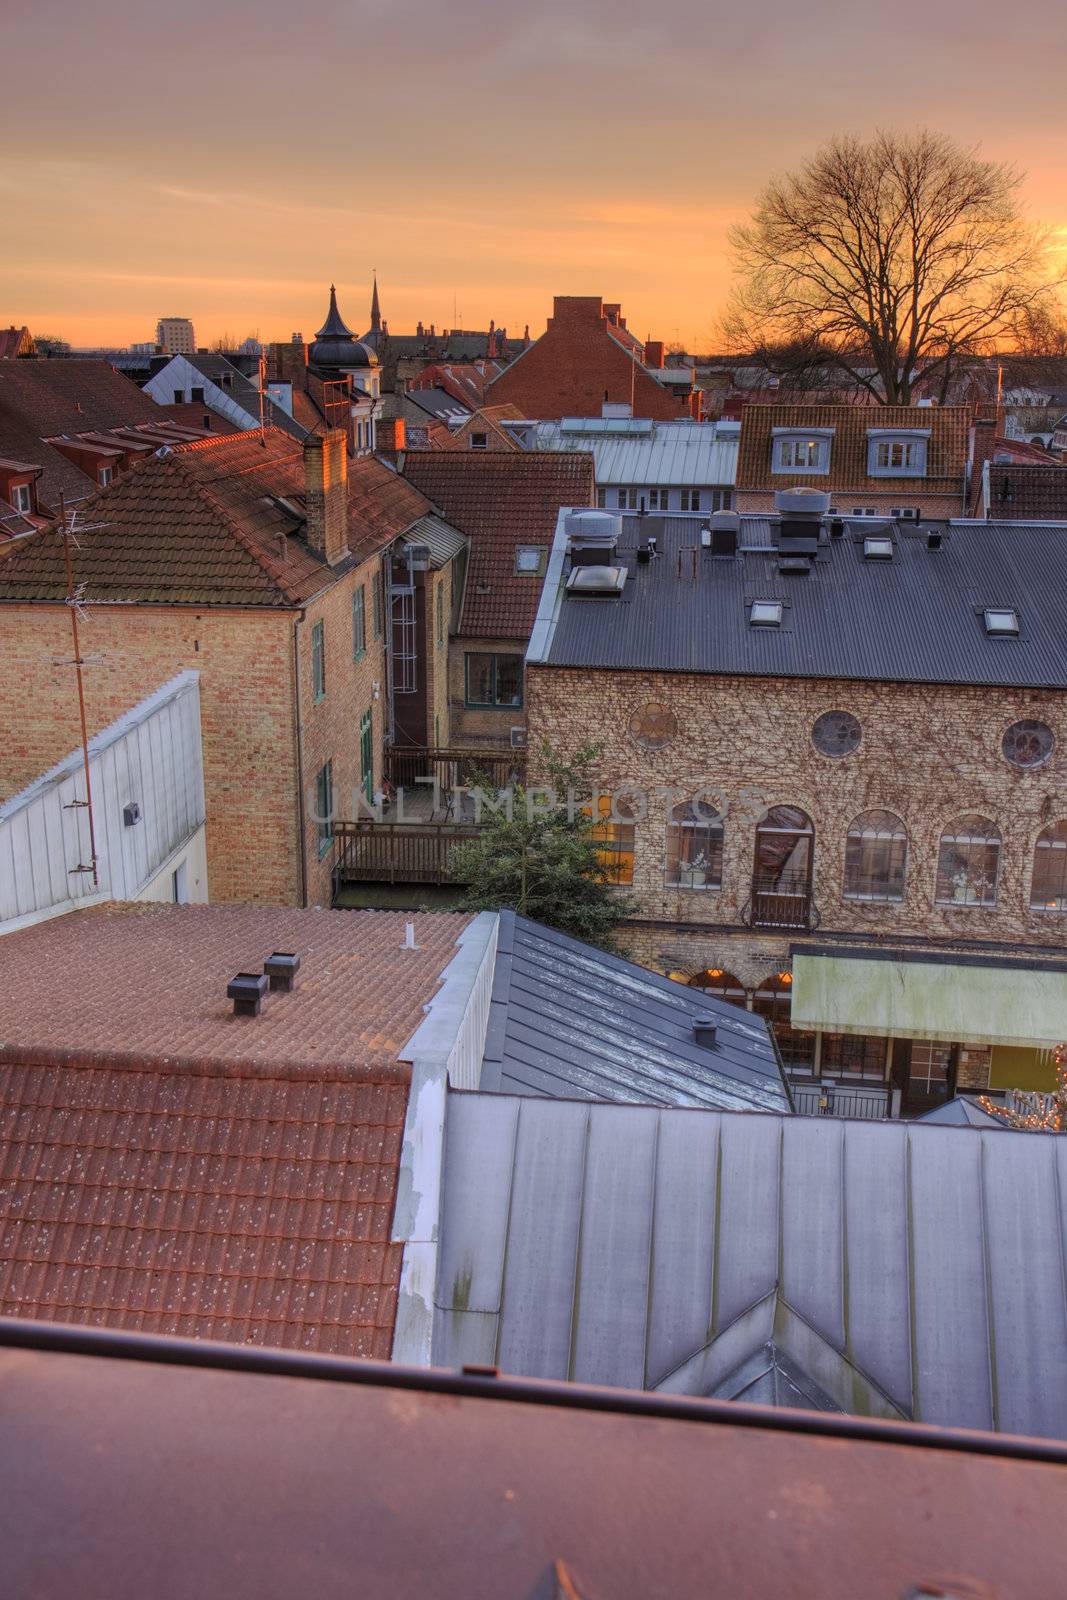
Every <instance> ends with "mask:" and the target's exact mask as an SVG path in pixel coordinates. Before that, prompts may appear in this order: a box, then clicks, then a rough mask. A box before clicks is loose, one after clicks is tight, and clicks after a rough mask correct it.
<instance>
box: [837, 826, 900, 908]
mask: <svg viewBox="0 0 1067 1600" xmlns="http://www.w3.org/2000/svg"><path fill="white" fill-rule="evenodd" d="M907 862H908V835H907V830H906V829H905V827H904V824H903V822H901V820H900V818H899V817H898V816H894V814H893V812H892V811H863V812H861V813H860V815H859V816H858V817H856V818H855V820H854V821H853V822H852V825H851V826H850V828H849V830H848V834H847V836H846V838H845V885H844V895H845V899H846V900H894V901H899V900H903V898H904V874H905V871H906V869H907Z"/></svg>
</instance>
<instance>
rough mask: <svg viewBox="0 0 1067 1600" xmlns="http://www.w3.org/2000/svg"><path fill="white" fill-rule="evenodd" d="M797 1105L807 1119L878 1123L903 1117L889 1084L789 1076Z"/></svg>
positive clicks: (794, 1102)
mask: <svg viewBox="0 0 1067 1600" xmlns="http://www.w3.org/2000/svg"><path fill="white" fill-rule="evenodd" d="M789 1085H790V1088H791V1089H792V1092H793V1104H794V1106H795V1107H796V1109H797V1111H798V1112H800V1113H801V1115H803V1116H809V1117H852V1118H859V1119H860V1120H862V1121H865V1122H877V1121H879V1120H881V1119H882V1118H883V1117H889V1116H893V1115H897V1116H899V1114H900V1110H899V1106H897V1107H894V1106H893V1101H892V1098H891V1094H890V1086H889V1084H887V1083H835V1082H834V1081H833V1080H831V1079H829V1078H803V1079H797V1078H794V1077H793V1075H792V1074H790V1075H789Z"/></svg>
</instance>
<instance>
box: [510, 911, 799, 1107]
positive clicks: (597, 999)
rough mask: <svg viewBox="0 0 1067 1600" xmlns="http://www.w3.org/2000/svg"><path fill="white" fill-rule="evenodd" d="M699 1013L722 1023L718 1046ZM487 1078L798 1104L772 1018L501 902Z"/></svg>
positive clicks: (704, 1101)
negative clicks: (774, 1040)
mask: <svg viewBox="0 0 1067 1600" xmlns="http://www.w3.org/2000/svg"><path fill="white" fill-rule="evenodd" d="M697 1017H710V1018H712V1020H713V1021H714V1023H715V1024H716V1038H715V1045H714V1047H713V1048H711V1049H709V1048H707V1047H705V1046H704V1045H699V1044H697V1043H696V1042H695V1040H694V1038H693V1022H694V1020H695V1018H697ZM482 1060H483V1065H482V1078H481V1086H482V1088H483V1089H494V1090H502V1091H504V1092H506V1093H516V1094H530V1095H548V1096H555V1097H559V1096H563V1097H566V1098H570V1099H583V1100H616V1101H629V1102H635V1103H639V1104H643V1105H656V1106H672V1105H673V1106H705V1107H712V1108H719V1109H726V1110H751V1109H762V1110H782V1111H788V1110H789V1097H788V1094H787V1092H786V1088H785V1084H784V1081H783V1079H782V1073H781V1069H780V1067H779V1064H778V1058H777V1056H776V1054H775V1051H774V1047H773V1045H772V1044H771V1040H770V1034H769V1033H768V1030H767V1025H766V1023H765V1022H764V1021H763V1020H762V1019H761V1018H759V1017H756V1016H753V1015H752V1013H751V1012H749V1011H745V1010H743V1009H742V1008H741V1007H740V1006H732V1005H730V1004H728V1003H727V1002H726V1001H724V1000H718V999H716V998H714V997H713V996H711V995H706V994H703V993H702V992H701V991H700V990H699V989H689V988H687V987H686V986H685V984H681V983H672V982H671V980H670V979H669V978H662V977H660V976H659V975H658V974H657V973H654V972H649V971H647V970H646V968H644V967H639V966H635V965H634V964H633V963H631V962H629V961H623V960H621V959H619V957H617V956H611V955H606V954H605V953H604V951H602V950H597V949H595V948H594V947H593V946H591V945H588V944H584V943H582V941H581V940H579V939H571V938H569V937H568V936H567V935H566V934H564V933H558V932H557V931H556V930H555V929H554V928H546V927H545V926H544V925H543V924H542V923H539V922H531V921H530V920H529V919H528V918H527V917H519V916H516V915H515V913H514V912H513V911H506V910H505V911H501V913H500V927H499V936H498V942H497V952H496V969H495V976H494V984H493V998H492V1004H491V1007H490V1012H489V1027H488V1031H487V1034H486V1041H485V1050H484V1054H483V1058H482Z"/></svg>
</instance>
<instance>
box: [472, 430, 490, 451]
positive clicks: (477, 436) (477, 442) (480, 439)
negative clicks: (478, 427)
mask: <svg viewBox="0 0 1067 1600" xmlns="http://www.w3.org/2000/svg"><path fill="white" fill-rule="evenodd" d="M488 448H489V435H488V434H487V433H472V434H471V449H472V450H488Z"/></svg>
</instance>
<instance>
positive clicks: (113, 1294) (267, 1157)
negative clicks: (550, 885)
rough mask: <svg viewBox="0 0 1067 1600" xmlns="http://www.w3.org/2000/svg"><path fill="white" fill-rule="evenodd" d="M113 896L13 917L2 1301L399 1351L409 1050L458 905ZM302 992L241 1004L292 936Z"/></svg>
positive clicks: (124, 1323)
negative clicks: (404, 1052) (99, 902)
mask: <svg viewBox="0 0 1067 1600" xmlns="http://www.w3.org/2000/svg"><path fill="white" fill-rule="evenodd" d="M406 920H410V914H408V915H407V916H405V915H403V914H392V913H384V912H383V913H376V912H327V911H297V910H289V909H282V908H268V907H249V906H234V907H215V906H149V905H139V906H127V907H117V906H110V907H106V908H102V909H97V910H92V911H85V912H78V913H74V914H72V915H70V916H67V917H62V918H59V919H57V920H55V921H53V922H48V923H44V924H40V925H38V926H37V927H35V928H30V929H26V930H24V931H23V932H20V933H16V934H11V935H9V936H8V939H7V940H6V941H5V945H4V957H5V965H4V972H5V985H6V987H7V1000H8V1002H9V1003H8V1004H7V1006H6V1007H5V1012H4V1020H3V1022H2V1023H0V1314H6V1315H18V1316H29V1317H44V1318H47V1319H50V1320H56V1321H73V1322H89V1323H97V1324H104V1325H108V1326H111V1327H121V1328H139V1329H144V1330H148V1331H152V1332H159V1333H177V1334H184V1335H187V1336H192V1337H196V1338H214V1339H228V1340H236V1341H239V1342H247V1343H256V1344H274V1345H284V1346H290V1347H294V1348H299V1349H310V1350H320V1351H335V1352H338V1353H341V1354H346V1355H360V1356H375V1357H379V1358H387V1357H388V1355H389V1352H390V1348H391V1343H392V1327H393V1319H394V1315H395V1305H396V1288H397V1283H398V1280H399V1273H400V1258H401V1248H402V1247H401V1246H400V1245H399V1244H394V1243H392V1242H391V1241H390V1233H391V1228H392V1217H393V1209H394V1205H395V1200H396V1189H397V1181H398V1172H399V1163H400V1149H401V1138H402V1128H403V1122H404V1116H405V1110H406V1104H407V1084H408V1069H407V1068H406V1067H405V1066H402V1065H400V1064H399V1063H398V1061H397V1056H398V1053H399V1051H400V1050H401V1049H402V1047H403V1045H404V1043H405V1042H406V1040H407V1039H408V1038H409V1037H410V1036H411V1034H412V1033H413V1032H414V1030H415V1029H416V1027H417V1026H418V1024H419V1022H420V1020H421V1018H422V1016H423V1013H424V1007H425V1004H426V1003H427V1002H428V1001H429V1000H430V999H431V998H432V996H433V994H434V993H435V992H436V989H437V986H438V982H439V978H440V974H441V972H442V970H443V969H444V967H445V966H446V965H447V964H448V962H449V960H450V959H451V957H452V955H453V953H454V949H453V947H454V943H455V940H456V938H457V936H458V934H459V933H460V932H461V931H462V929H463V927H464V926H466V924H467V921H468V919H467V918H466V917H462V916H434V917H428V916H423V917H417V918H416V919H415V921H416V943H417V948H416V949H415V950H402V949H401V945H402V944H403V936H404V923H405V921H406ZM279 948H281V949H287V950H294V951H297V952H298V953H299V954H300V956H301V959H302V963H303V965H302V968H301V972H300V975H299V980H298V987H297V989H296V990H295V992H294V993H292V994H275V995H271V996H268V998H267V1000H266V1001H265V1003H264V1007H263V1011H262V1013H261V1014H260V1016H259V1017H234V1016H233V1015H232V1012H231V1008H230V1005H229V1002H228V1001H227V1000H226V995H225V986H226V982H227V980H228V979H229V977H231V976H232V975H233V973H234V972H235V971H237V970H238V969H240V968H242V967H243V968H246V969H249V970H259V969H260V968H261V967H262V962H263V960H264V958H265V956H267V955H269V954H270V952H271V951H272V950H275V949H279Z"/></svg>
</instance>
